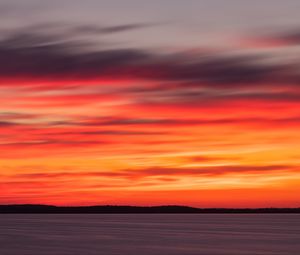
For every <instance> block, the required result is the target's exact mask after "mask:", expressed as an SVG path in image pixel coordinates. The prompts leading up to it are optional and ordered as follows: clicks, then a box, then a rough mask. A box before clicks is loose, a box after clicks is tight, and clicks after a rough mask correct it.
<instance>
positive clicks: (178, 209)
mask: <svg viewBox="0 0 300 255" xmlns="http://www.w3.org/2000/svg"><path fill="white" fill-rule="evenodd" d="M0 213H45V214H48V213H49V214H51V213H59V214H61V213H68V214H71V213H98V214H101V213H137V214H143V213H300V208H256V209H248V208H244V209H238V208H194V207H188V206H173V205H168V206H152V207H141V206H110V205H107V206H78V207H75V206H69V207H67V206H65V207H59V206H49V205H0Z"/></svg>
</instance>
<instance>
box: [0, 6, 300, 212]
mask: <svg viewBox="0 0 300 255" xmlns="http://www.w3.org/2000/svg"><path fill="white" fill-rule="evenodd" d="M299 10H300V1H299V0H285V1H277V0H260V1H258V0H253V1H240V0H227V1H220V0H219V1H217V0H185V1H183V0H181V1H179V0H160V1H158V0H152V1H146V0H120V1H117V0H110V1H102V0H85V1H79V0H51V1H38V0H22V1H18V0H0V15H1V24H0V190H1V193H0V204H15V203H17V204H24V203H32V204H54V205H95V204H113V205H125V204H126V205H129V204H130V205H161V204H178V205H190V206H197V207H269V206H275V207H299V206H300V132H299V129H300V16H299Z"/></svg>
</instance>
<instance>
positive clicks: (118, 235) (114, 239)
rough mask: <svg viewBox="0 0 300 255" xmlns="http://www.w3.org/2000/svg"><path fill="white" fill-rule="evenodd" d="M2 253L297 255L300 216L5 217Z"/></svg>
mask: <svg viewBox="0 0 300 255" xmlns="http://www.w3.org/2000/svg"><path fill="white" fill-rule="evenodd" d="M0 254H1V255H44V254H45V255H46V254H47V255H50V254H51V255H102V254H103V255H113V254H114V255H175V254H176V255H297V254H300V214H146V215H145V214H139V215H136V214H110V215H108V214H104V215H103V214H98V215H96V214H93V215H91V214H81V215H80V214H77V215H74V214H72V215H59V214H58V215H54V214H53V215H48V214H45V215H42V214H40V215H39V214H36V215H33V214H27V215H25V214H16V215H14V214H11V215H8V214H7V215H0Z"/></svg>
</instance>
